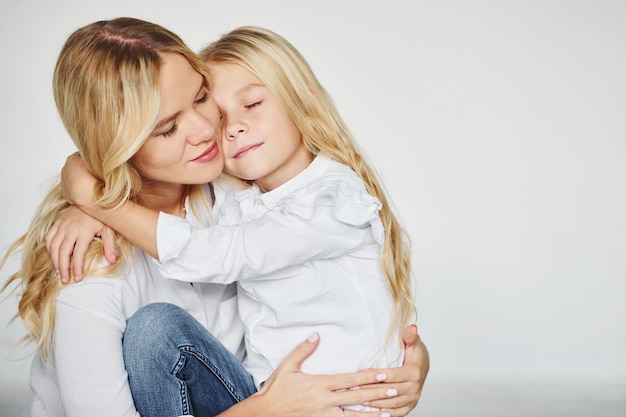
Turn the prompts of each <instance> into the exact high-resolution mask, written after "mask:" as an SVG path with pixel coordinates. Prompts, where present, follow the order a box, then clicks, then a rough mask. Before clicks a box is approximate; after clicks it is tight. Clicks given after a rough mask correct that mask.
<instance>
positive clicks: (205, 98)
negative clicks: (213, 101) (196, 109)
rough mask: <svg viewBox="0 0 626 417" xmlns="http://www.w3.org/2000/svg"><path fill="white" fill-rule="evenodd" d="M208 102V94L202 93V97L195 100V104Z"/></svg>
mask: <svg viewBox="0 0 626 417" xmlns="http://www.w3.org/2000/svg"><path fill="white" fill-rule="evenodd" d="M208 100H209V93H204V95H203V96H202V97H200V98H199V99H197V100H196V104H202V103H206V102H207V101H208Z"/></svg>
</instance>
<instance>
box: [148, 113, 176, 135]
mask: <svg viewBox="0 0 626 417" xmlns="http://www.w3.org/2000/svg"><path fill="white" fill-rule="evenodd" d="M179 114H180V111H177V112H176V113H174V114H172V115H171V116H168V117H166V118H164V119H161V120H159V121H158V122H157V124H156V126H154V129H152V133H154V132H156V131H157V130H159V129H160V128H162V127H163V126H165V125H166V124H168V123H170V122H171V121H172V120H176V118H177V117H178V115H179Z"/></svg>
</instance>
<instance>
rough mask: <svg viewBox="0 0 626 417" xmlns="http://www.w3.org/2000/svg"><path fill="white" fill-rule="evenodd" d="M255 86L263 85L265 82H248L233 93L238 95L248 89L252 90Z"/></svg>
mask: <svg viewBox="0 0 626 417" xmlns="http://www.w3.org/2000/svg"><path fill="white" fill-rule="evenodd" d="M257 87H261V88H262V87H265V84H259V83H250V84H246V85H244V86H243V87H241V88H240V89H238V90H236V91H235V95H240V94H242V93H245V92H246V91H248V90H252V89H254V88H257Z"/></svg>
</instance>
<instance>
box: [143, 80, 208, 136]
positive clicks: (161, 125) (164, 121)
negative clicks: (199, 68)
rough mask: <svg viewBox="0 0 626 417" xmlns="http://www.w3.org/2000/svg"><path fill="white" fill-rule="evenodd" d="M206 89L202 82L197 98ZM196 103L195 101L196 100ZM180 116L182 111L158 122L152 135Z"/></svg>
mask: <svg viewBox="0 0 626 417" xmlns="http://www.w3.org/2000/svg"><path fill="white" fill-rule="evenodd" d="M204 88H205V85H204V82H201V83H200V88H198V91H197V92H196V95H195V97H197V96H198V95H199V94H200V92H201V91H202V90H204ZM194 101H195V98H194ZM179 115H180V110H179V111H177V112H176V113H174V114H172V115H170V116H168V117H165V118H163V119H161V120H159V121H158V122H157V124H156V126H154V129H152V133H154V132H156V131H157V130H159V129H160V128H162V127H163V126H165V125H166V124H168V123H170V122H171V121H172V120H176V118H177V117H178V116H179Z"/></svg>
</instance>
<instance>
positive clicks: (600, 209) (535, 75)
mask: <svg viewBox="0 0 626 417" xmlns="http://www.w3.org/2000/svg"><path fill="white" fill-rule="evenodd" d="M122 15H126V16H134V17H139V18H143V19H147V20H151V21H154V22H156V23H159V24H162V25H164V26H165V27H167V28H169V29H172V30H173V31H174V32H176V33H178V34H179V35H181V36H182V38H183V39H184V40H185V41H186V42H187V43H188V44H189V46H191V47H192V49H194V50H199V49H200V48H201V47H202V46H204V45H205V44H206V43H208V42H209V41H212V40H214V39H216V38H217V37H218V36H219V35H220V34H222V33H224V32H226V31H228V30H230V29H233V28H235V27H237V26H241V25H245V24H253V25H259V26H264V27H267V28H269V29H272V30H274V31H276V32H278V33H280V34H282V35H283V36H285V37H286V38H287V39H288V40H289V41H290V42H292V43H293V44H294V45H295V47H296V48H298V49H299V50H300V51H301V52H302V54H303V55H304V56H305V58H306V59H307V60H308V61H309V63H310V64H311V66H312V67H313V70H314V71H315V72H316V74H317V75H318V77H319V79H320V80H321V82H322V84H323V85H324V86H325V87H326V88H327V90H328V91H329V92H330V94H331V95H332V96H333V98H334V99H335V102H336V104H337V106H338V108H339V110H340V112H341V114H342V115H343V117H344V118H345V120H346V122H347V124H348V126H349V127H350V129H351V131H352V132H353V133H354V135H355V137H356V139H357V141H358V142H359V143H360V144H361V145H362V147H363V149H364V151H365V153H366V155H367V156H368V158H369V160H370V161H371V162H372V163H373V165H374V166H375V167H376V168H377V170H378V171H379V172H380V174H381V176H382V178H383V180H384V183H385V185H386V187H387V189H388V191H389V193H390V195H391V198H392V201H393V202H394V205H395V208H396V211H397V213H398V214H399V216H400V218H401V220H402V222H403V223H404V225H405V226H406V228H407V229H408V232H409V234H410V235H411V238H412V242H413V255H414V258H413V259H414V271H415V276H416V282H417V304H418V309H419V319H418V325H419V330H420V334H421V336H422V338H423V340H424V341H425V343H426V344H427V346H428V348H429V350H430V354H431V372H430V375H429V377H428V380H427V384H426V386H425V388H424V392H423V399H422V401H421V403H420V405H419V406H418V407H417V409H416V410H415V411H414V412H413V413H412V414H411V415H412V416H417V415H423V416H469V415H476V416H481V417H485V416H490V415H493V416H496V415H498V416H516V415H520V416H521V415H525V416H527V415H532V416H544V415H545V416H594V417H600V416H624V415H626V302H624V298H625V294H626V77H625V74H626V25H625V24H624V22H625V21H626V2H623V1H567V0H553V1H539V0H531V1H506V0H505V1H497V0H484V1H424V0H418V1H408V0H407V1H401V0H390V1H385V2H383V1H358V0H354V1H339V0H333V1H331V0H317V1H314V2H313V1H309V2H302V1H286V0H285V1H279V0H272V1H245V0H230V1H222V2H217V1H210V0H202V1H200V0H198V1H183V0H181V1H177V2H172V1H160V0H139V1H133V2H130V1H119V0H110V1H107V2H100V1H98V2H95V1H80V0H56V1H33V0H21V1H17V0H0V39H2V46H0V52H1V55H0V57H1V58H0V60H1V64H0V100H1V101H0V107H1V111H0V126H1V128H2V138H1V139H0V179H1V182H0V195H1V196H2V204H1V205H0V219H1V224H0V249H2V251H3V252H4V251H5V250H6V248H7V247H8V245H9V244H10V243H11V242H12V241H14V240H15V239H17V238H18V237H19V236H20V235H21V234H22V233H23V232H24V231H25V230H26V228H27V227H28V225H29V223H30V219H31V216H32V214H33V212H34V210H35V208H36V206H37V204H38V203H39V202H40V200H41V198H42V197H43V195H44V194H45V192H46V190H47V185H46V181H48V180H49V179H51V178H53V177H54V176H55V175H56V174H57V173H58V172H59V170H60V168H61V166H62V165H63V163H64V160H65V157H66V156H67V155H68V154H69V153H71V152H73V151H74V148H73V145H72V143H71V141H70V140H69V138H68V137H67V135H66V134H65V132H64V129H63V127H62V124H61V122H60V120H59V117H58V115H57V112H56V109H55V106H54V100H53V97H52V88H51V79H52V71H53V67H54V63H55V60H56V57H57V55H58V53H59V51H60V48H61V46H62V44H63V42H64V41H65V39H66V37H67V36H68V35H69V34H70V33H71V32H72V31H73V30H75V29H76V28H78V27H79V26H82V25H85V24H88V23H90V22H92V21H94V20H100V19H106V18H113V17H118V16H122ZM16 267H17V262H16V260H12V261H11V262H10V263H9V264H8V265H7V266H6V267H5V269H3V270H1V271H0V281H2V282H4V281H5V280H6V278H7V277H8V276H9V274H10V273H11V272H13V271H14V270H15V268H16ZM15 310H16V300H15V298H14V297H10V298H9V299H8V300H5V301H3V302H2V303H0V329H1V333H0V334H1V336H0V416H14V415H16V414H17V411H15V410H17V409H19V407H21V406H22V404H23V403H24V402H25V401H26V398H27V397H26V396H27V393H28V390H27V384H28V382H27V381H28V370H29V365H30V359H29V358H28V359H22V360H20V358H21V357H24V356H27V355H28V351H27V350H26V349H25V348H24V347H17V348H16V347H15V343H16V341H17V340H18V339H19V337H20V336H21V335H22V334H23V328H22V327H21V325H20V323H19V322H18V323H16V324H14V325H11V326H8V325H7V323H8V321H9V318H10V317H11V315H12V314H13V313H14V312H15ZM585 407H590V408H585ZM502 410H506V411H504V412H503V411H502ZM585 410H587V411H585ZM589 410H593V411H589ZM517 413H519V414H517Z"/></svg>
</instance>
